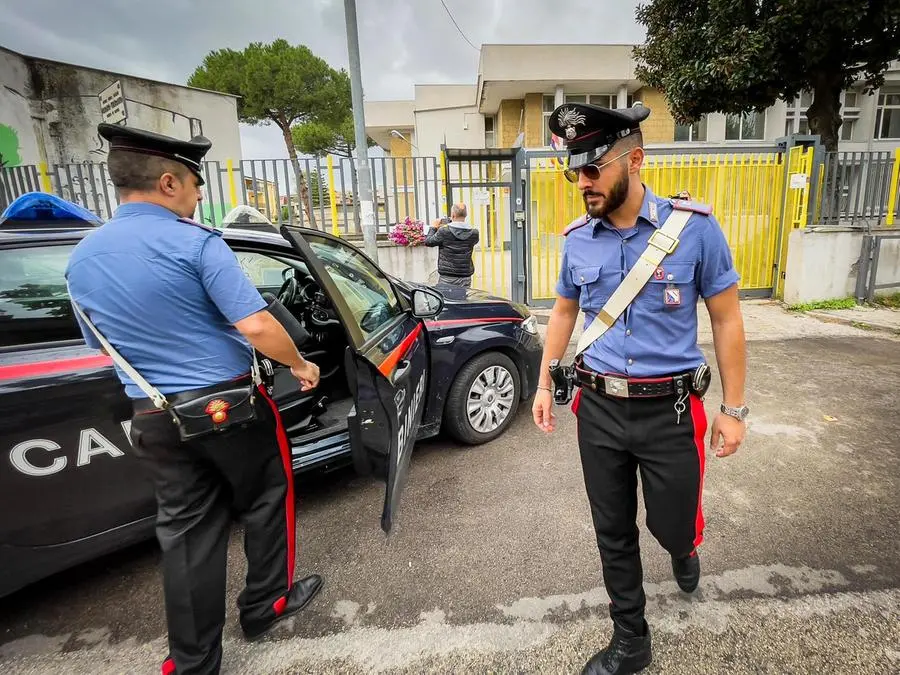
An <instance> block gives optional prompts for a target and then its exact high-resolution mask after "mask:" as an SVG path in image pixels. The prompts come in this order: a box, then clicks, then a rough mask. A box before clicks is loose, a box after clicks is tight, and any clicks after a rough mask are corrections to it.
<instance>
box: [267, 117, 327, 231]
mask: <svg viewBox="0 0 900 675" xmlns="http://www.w3.org/2000/svg"><path fill="white" fill-rule="evenodd" d="M275 123H276V124H277V125H278V126H279V128H280V129H281V133H282V135H283V136H284V144H285V145H286V146H287V151H288V157H290V158H291V166H292V167H293V169H294V180H296V181H297V191H298V192H299V193H300V203H301V204H302V205H303V210H304V211H305V212H306V217H307V218H308V219H309V221H308V226H309V227H312V228H315V229H319V226H318V225H317V224H316V212H315V209H313V205H312V201H311V199H310V194H309V185H308V184H307V182H306V176H304V175H303V171H301V170H300V160H298V159H297V149H296V148H295V147H294V139H293V138H291V127H290V125H289V124H288V121H287V119H285V118H284V117H281V119H278V120H276V121H275ZM288 201H290V200H288Z"/></svg>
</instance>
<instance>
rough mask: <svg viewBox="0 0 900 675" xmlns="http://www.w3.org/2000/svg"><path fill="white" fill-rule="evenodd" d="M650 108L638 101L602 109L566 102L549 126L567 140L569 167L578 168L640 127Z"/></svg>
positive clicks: (585, 104)
mask: <svg viewBox="0 0 900 675" xmlns="http://www.w3.org/2000/svg"><path fill="white" fill-rule="evenodd" d="M649 115H650V108H647V107H646V106H644V105H643V104H642V103H640V102H637V103H635V104H634V106H632V107H631V108H601V107H600V106H596V105H590V104H588V103H565V104H563V105H561V106H559V107H558V108H556V110H554V111H553V112H552V113H550V119H549V121H548V125H549V127H550V131H551V132H553V133H554V134H555V135H556V136H558V137H560V138H564V139H566V150H568V152H569V158H568V166H569V168H570V169H578V168H580V167H582V166H585V165H586V164H590V163H591V162H595V161H597V160H598V159H600V158H601V157H602V156H603V155H604V154H606V153H607V152H608V151H609V149H610V147H611V146H612V144H613V143H615V142H616V141H617V140H619V139H620V138H625V137H626V136H628V135H630V134H632V133H634V132H635V131H639V130H640V124H641V122H643V121H644V120H645V119H647V117H648V116H649Z"/></svg>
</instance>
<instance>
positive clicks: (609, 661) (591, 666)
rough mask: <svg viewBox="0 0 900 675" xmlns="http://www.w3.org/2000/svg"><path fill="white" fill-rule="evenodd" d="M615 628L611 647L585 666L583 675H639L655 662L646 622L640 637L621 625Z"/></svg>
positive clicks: (610, 642)
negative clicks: (632, 674) (637, 674)
mask: <svg viewBox="0 0 900 675" xmlns="http://www.w3.org/2000/svg"><path fill="white" fill-rule="evenodd" d="M614 626H615V628H614V629H613V636H612V639H611V640H610V641H609V645H608V646H607V647H606V649H604V650H603V651H601V652H597V653H596V654H594V656H593V657H591V660H590V661H588V662H587V663H586V664H584V669H583V670H582V671H581V675H629V673H639V672H640V671H642V670H643V669H644V668H646V667H647V666H649V665H650V663H651V662H652V661H653V654H652V651H651V648H650V628H649V627H648V626H647V622H646V621H644V634H643V635H638V634H637V633H635V632H634V631H631V630H628V629H626V628H623V627H621V626H619V624H614Z"/></svg>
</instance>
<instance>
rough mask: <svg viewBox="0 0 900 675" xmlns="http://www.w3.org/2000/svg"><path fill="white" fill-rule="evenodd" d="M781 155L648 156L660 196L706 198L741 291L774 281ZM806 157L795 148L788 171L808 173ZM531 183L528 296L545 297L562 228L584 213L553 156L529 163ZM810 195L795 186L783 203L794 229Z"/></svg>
mask: <svg viewBox="0 0 900 675" xmlns="http://www.w3.org/2000/svg"><path fill="white" fill-rule="evenodd" d="M783 157H784V156H783V154H781V153H777V152H771V153H743V154H735V155H721V154H716V155H699V154H698V155H681V156H662V155H648V156H647V157H646V159H645V163H644V168H643V170H642V178H643V180H644V182H645V183H646V184H647V185H648V186H649V187H650V189H651V190H653V192H654V193H656V194H657V195H659V196H670V195H673V194H676V193H678V192H681V191H682V190H687V191H688V192H690V194H691V198H692V199H693V200H695V201H699V202H702V203H705V204H710V205H711V206H712V208H713V215H714V216H715V217H716V219H717V220H718V222H719V224H720V226H721V228H722V231H723V232H724V233H725V237H726V239H727V240H728V243H729V246H730V248H731V252H732V255H733V257H734V263H735V267H736V269H737V271H738V273H739V274H740V275H741V282H740V286H741V289H743V290H762V289H769V288H773V286H774V281H775V280H774V278H773V269H774V262H775V259H776V255H778V247H777V242H776V240H777V238H778V231H779V223H780V222H781V218H782V203H783V202H782V193H783V190H784V178H785V171H784V164H783V162H784V159H783ZM811 158H812V150H811V149H810V150H808V151H807V150H804V149H803V148H799V147H798V148H795V149H792V151H791V155H790V160H789V161H791V162H792V166H791V172H792V173H794V172H796V173H800V172H803V171H805V172H806V173H807V175H808V174H809V166H810V164H811ZM794 164H796V166H794ZM795 169H796V171H795ZM530 188H531V192H530V195H531V204H530V208H531V230H530V242H529V243H530V250H531V273H530V279H531V288H532V297H533V298H534V299H536V300H539V299H550V298H553V297H554V295H555V290H554V288H555V284H556V279H557V277H558V275H559V265H560V260H561V257H562V248H563V237H562V231H563V229H564V228H565V226H566V225H567V224H568V223H570V222H571V221H572V220H574V219H575V218H577V217H579V216H581V215H582V214H583V213H584V202H583V200H582V197H581V194H580V193H579V191H578V190H577V188H576V187H575V186H574V185H573V184H571V183H569V182H568V181H567V180H566V179H565V177H564V176H563V175H562V172H561V170H560V167H559V166H558V165H557V163H556V161H555V160H554V159H552V158H547V159H542V160H538V161H537V162H536V163H535V164H532V167H531V171H530ZM801 192H802V195H801V194H800V193H801ZM807 194H808V187H807V189H804V190H802V191H799V190H798V191H794V192H792V198H791V199H789V200H788V203H787V204H786V208H785V212H786V214H787V216H788V217H789V222H790V223H791V227H794V226H797V225H798V224H799V223H801V222H802V223H805V221H806V210H805V209H806V204H807V201H806V199H805V197H806V196H807ZM785 229H787V228H785Z"/></svg>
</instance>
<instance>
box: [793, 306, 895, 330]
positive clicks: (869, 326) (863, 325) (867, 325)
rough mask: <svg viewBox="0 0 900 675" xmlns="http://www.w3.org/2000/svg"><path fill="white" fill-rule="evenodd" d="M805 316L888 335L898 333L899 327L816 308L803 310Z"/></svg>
mask: <svg viewBox="0 0 900 675" xmlns="http://www.w3.org/2000/svg"><path fill="white" fill-rule="evenodd" d="M803 314H806V315H807V316H811V317H813V318H814V319H818V320H819V321H822V322H824V323H838V324H842V325H844V326H851V327H853V328H859V329H860V330H865V331H874V332H877V333H888V334H890V335H900V328H896V327H895V326H886V325H884V324H881V323H873V322H869V321H857V320H855V319H847V318H844V317H841V316H835V315H834V314H828V313H826V312H818V311H816V310H811V311H808V312H803Z"/></svg>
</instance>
